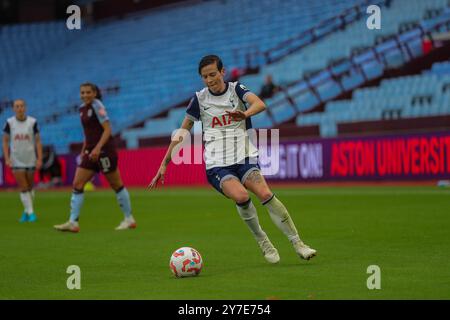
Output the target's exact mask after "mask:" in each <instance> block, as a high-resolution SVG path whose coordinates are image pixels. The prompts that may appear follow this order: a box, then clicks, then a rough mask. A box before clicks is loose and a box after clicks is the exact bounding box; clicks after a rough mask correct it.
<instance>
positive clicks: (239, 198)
mask: <svg viewBox="0 0 450 320" xmlns="http://www.w3.org/2000/svg"><path fill="white" fill-rule="evenodd" d="M249 198H250V196H249V195H248V192H247V191H241V192H237V193H235V194H233V200H234V201H235V202H236V203H244V202H246V201H248V199H249Z"/></svg>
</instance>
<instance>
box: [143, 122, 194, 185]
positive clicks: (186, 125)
mask: <svg viewBox="0 0 450 320" xmlns="http://www.w3.org/2000/svg"><path fill="white" fill-rule="evenodd" d="M193 125H194V122H193V121H192V120H191V119H189V118H187V117H185V118H184V120H183V123H182V124H181V127H180V129H178V131H177V133H176V134H175V135H174V136H173V138H172V141H171V142H170V144H169V148H168V149H167V152H166V155H165V156H164V159H163V160H162V161H161V165H160V167H159V169H158V172H157V173H156V175H155V176H154V177H153V179H152V181H151V182H150V184H149V185H148V186H147V188H148V189H153V188H156V186H157V185H158V181H160V180H161V183H162V184H164V175H165V173H166V169H167V165H168V164H169V163H170V160H171V159H172V152H173V150H174V149H175V147H176V146H177V145H178V144H179V143H181V142H182V141H183V137H184V136H185V135H186V134H187V133H188V132H189V131H190V130H191V129H192V126H193Z"/></svg>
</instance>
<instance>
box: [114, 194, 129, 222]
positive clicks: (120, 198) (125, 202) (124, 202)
mask: <svg viewBox="0 0 450 320" xmlns="http://www.w3.org/2000/svg"><path fill="white" fill-rule="evenodd" d="M116 197H117V202H119V206H120V209H121V210H122V212H123V215H124V216H125V218H127V219H128V218H131V217H132V215H131V202H130V195H129V193H128V190H127V188H125V187H120V188H119V189H118V190H116Z"/></svg>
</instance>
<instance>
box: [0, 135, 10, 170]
mask: <svg viewBox="0 0 450 320" xmlns="http://www.w3.org/2000/svg"><path fill="white" fill-rule="evenodd" d="M2 142H3V143H2V146H3V156H4V157H5V164H6V166H8V167H11V158H10V157H9V134H7V133H5V134H4V135H3V141H2Z"/></svg>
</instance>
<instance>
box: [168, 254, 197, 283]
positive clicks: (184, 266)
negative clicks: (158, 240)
mask: <svg viewBox="0 0 450 320" xmlns="http://www.w3.org/2000/svg"><path fill="white" fill-rule="evenodd" d="M202 268H203V260H202V256H201V255H200V253H199V252H198V251H197V250H195V249H194V248H190V247H182V248H179V249H177V250H175V251H174V253H172V256H171V257H170V270H172V273H173V274H174V276H175V277H177V278H184V277H195V276H198V275H199V274H200V272H201V271H202Z"/></svg>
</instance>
